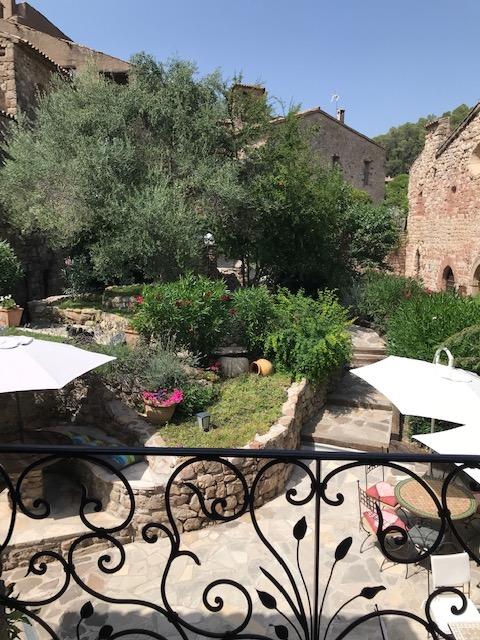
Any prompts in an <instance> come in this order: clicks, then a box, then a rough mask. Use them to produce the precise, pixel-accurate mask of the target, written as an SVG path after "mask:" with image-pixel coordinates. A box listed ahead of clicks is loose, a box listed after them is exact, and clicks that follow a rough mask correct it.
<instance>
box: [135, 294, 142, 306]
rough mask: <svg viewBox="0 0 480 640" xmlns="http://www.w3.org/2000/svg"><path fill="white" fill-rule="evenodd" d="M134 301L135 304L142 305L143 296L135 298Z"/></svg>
mask: <svg viewBox="0 0 480 640" xmlns="http://www.w3.org/2000/svg"><path fill="white" fill-rule="evenodd" d="M135 300H136V301H137V304H143V296H136V297H135Z"/></svg>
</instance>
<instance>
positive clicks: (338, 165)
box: [332, 154, 342, 169]
mask: <svg viewBox="0 0 480 640" xmlns="http://www.w3.org/2000/svg"><path fill="white" fill-rule="evenodd" d="M332 167H333V168H334V169H341V168H342V164H341V162H340V156H337V155H336V154H334V155H333V156H332Z"/></svg>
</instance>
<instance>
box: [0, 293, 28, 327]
mask: <svg viewBox="0 0 480 640" xmlns="http://www.w3.org/2000/svg"><path fill="white" fill-rule="evenodd" d="M22 314H23V308H22V307H19V306H18V305H17V303H16V302H15V300H14V299H13V298H12V296H0V326H3V327H18V326H20V321H21V320H22Z"/></svg>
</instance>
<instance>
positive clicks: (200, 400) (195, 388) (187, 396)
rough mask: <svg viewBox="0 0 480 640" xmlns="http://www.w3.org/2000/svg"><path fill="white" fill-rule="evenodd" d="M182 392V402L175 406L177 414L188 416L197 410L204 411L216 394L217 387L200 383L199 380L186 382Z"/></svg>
mask: <svg viewBox="0 0 480 640" xmlns="http://www.w3.org/2000/svg"><path fill="white" fill-rule="evenodd" d="M183 392H184V397H183V402H182V404H181V405H179V406H178V407H177V415H178V416H179V417H184V418H189V417H190V416H193V415H195V414H196V413H198V412H199V411H205V409H206V408H207V407H208V406H209V405H211V404H212V402H214V401H215V400H216V398H217V396H218V389H217V387H215V385H212V384H202V383H201V382H191V383H190V384H187V385H186V386H185V388H184V389H183Z"/></svg>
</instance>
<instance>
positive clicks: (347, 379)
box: [327, 372, 392, 411]
mask: <svg viewBox="0 0 480 640" xmlns="http://www.w3.org/2000/svg"><path fill="white" fill-rule="evenodd" d="M327 401H328V403H329V404H333V405H337V406H346V407H363V408H364V409H383V410H385V411H390V410H391V409H392V405H391V403H390V401H389V400H388V398H386V397H385V396H384V395H383V394H381V393H380V392H379V391H377V390H376V389H375V388H374V387H372V386H371V385H369V384H368V383H367V382H365V381H364V380H362V379H361V378H358V377H357V376H355V375H353V373H350V372H348V373H346V374H345V375H344V376H343V377H342V379H341V380H340V382H339V383H338V384H337V385H335V388H334V389H333V390H332V391H331V392H330V393H329V395H328V400H327Z"/></svg>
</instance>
